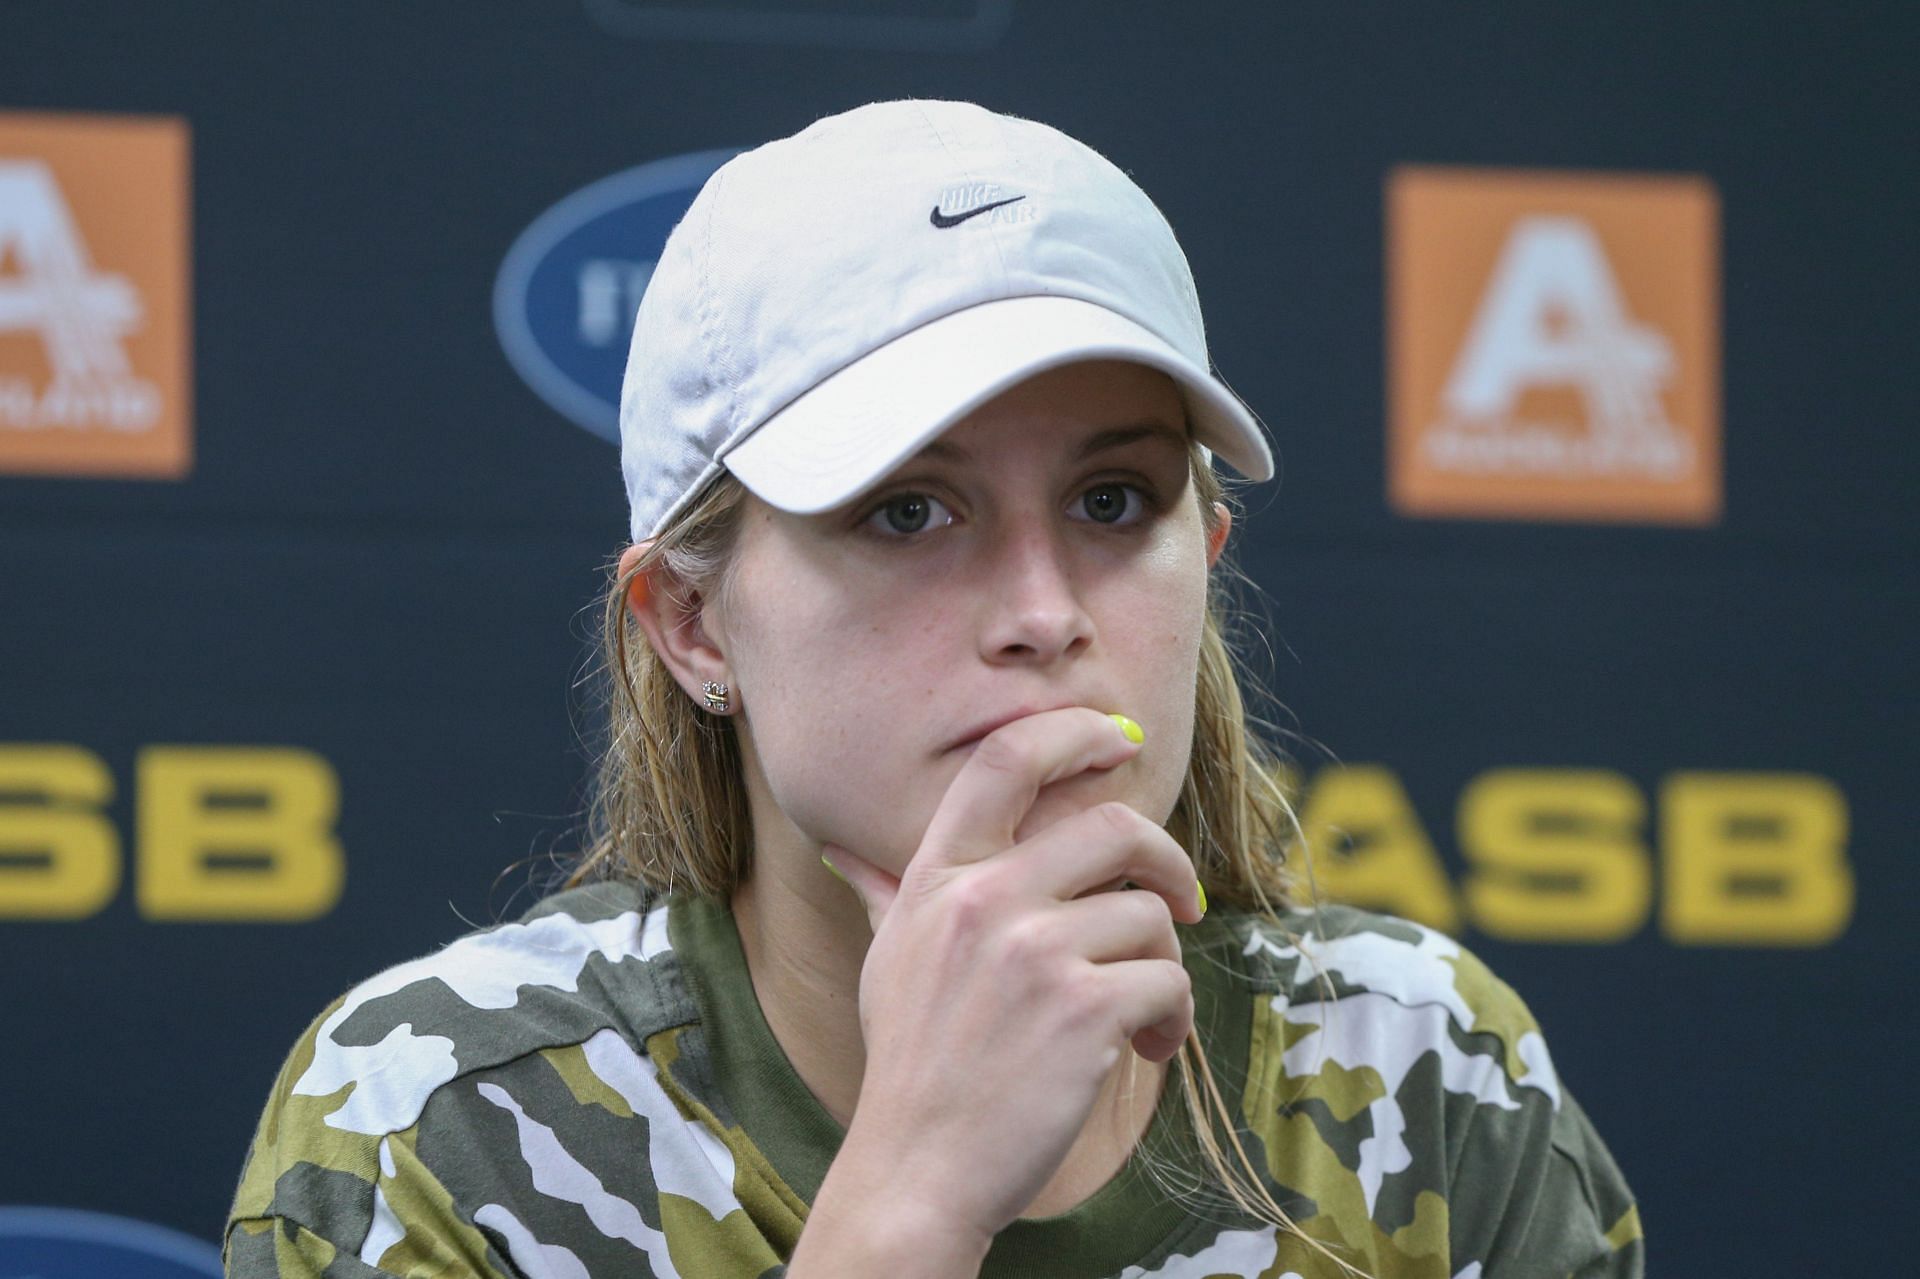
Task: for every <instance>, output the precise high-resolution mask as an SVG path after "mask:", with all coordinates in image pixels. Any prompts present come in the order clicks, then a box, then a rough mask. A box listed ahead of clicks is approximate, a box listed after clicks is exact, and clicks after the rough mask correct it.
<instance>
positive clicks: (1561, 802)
mask: <svg viewBox="0 0 1920 1279" xmlns="http://www.w3.org/2000/svg"><path fill="white" fill-rule="evenodd" d="M1646 810H1647V805H1646V801H1645V800H1644V799H1643V798H1642V797H1641V794H1640V788H1639V787H1637V786H1635V785H1634V784H1633V782H1632V781H1630V780H1628V779H1627V778H1625V777H1622V776H1621V775H1620V774H1618V773H1613V772H1606V771H1602V770H1598V769H1570V768H1504V769H1495V770H1492V771H1490V772H1486V773H1482V774H1481V775H1480V776H1479V777H1476V778H1475V779H1474V780H1473V781H1472V782H1470V783H1468V785H1467V789H1466V790H1465V791H1464V792H1463V793H1462V794H1461V796H1460V805H1459V809H1458V812H1457V821H1458V831H1459V836H1460V851H1461V852H1462V853H1463V854H1465V856H1466V859H1467V861H1468V863H1469V864H1470V866H1471V867H1472V871H1471V873H1470V875H1469V876H1468V878H1467V881H1466V885H1465V891H1466V899H1467V909H1468V912H1469V914H1470V915H1471V917H1472V919H1473V925H1474V927H1475V928H1477V929H1479V930H1480V931H1481V932H1483V933H1486V934H1487V935H1488V936H1489V937H1500V938H1504V939H1507V940H1510V941H1572V942H1612V941H1621V940H1624V939H1625V938H1627V937H1630V936H1632V935H1633V934H1634V933H1636V932H1638V931H1639V930H1640V929H1641V928H1642V927H1643V926H1644V925H1645V924H1646V922H1647V914H1648V911H1649V909H1650V908H1651V906H1652V901H1653V870H1652V866H1651V859H1650V858H1649V857H1648V855H1647V849H1646V846H1645V843H1644V841H1643V839H1642V836H1641V831H1642V829H1643V828H1644V825H1645V822H1646V817H1647V811H1646Z"/></svg>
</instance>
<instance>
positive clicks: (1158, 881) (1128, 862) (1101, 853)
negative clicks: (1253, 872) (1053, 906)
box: [1004, 802, 1205, 924]
mask: <svg viewBox="0 0 1920 1279" xmlns="http://www.w3.org/2000/svg"><path fill="white" fill-rule="evenodd" d="M1004 860H1005V861H1006V862H1007V863H1008V866H1007V873H1009V874H1012V875H1014V876H1015V877H1016V878H1017V879H1018V880H1019V881H1020V882H1021V884H1022V886H1023V887H1024V888H1026V889H1028V890H1029V891H1034V892H1039V893H1043V894H1045V895H1047V896H1050V897H1053V898H1055V899H1058V900H1062V901H1064V900H1068V899H1070V898H1075V897H1080V896H1082V895H1083V894H1086V893H1090V892H1094V891H1096V890H1098V889H1100V888H1102V887H1104V886H1106V885H1109V884H1112V883H1113V882H1115V881H1116V880H1119V881H1125V880H1132V881H1133V882H1134V883H1136V884H1139V885H1140V886H1141V887H1142V888H1146V889H1149V890H1151V891H1152V892H1155V893H1157V894H1159V895H1160V897H1161V898H1162V900H1164V901H1165V902H1166V904H1167V909H1168V910H1170V911H1171V912H1172V913H1173V917H1174V918H1175V919H1177V920H1179V921H1180V922H1181V923H1184V924H1196V923H1199V922H1200V918H1201V916H1202V915H1203V914H1204V913H1205V910H1204V907H1203V906H1202V905H1201V899H1200V883H1199V880H1198V878H1197V877H1196V876H1195V874H1194V869H1193V862H1192V861H1191V860H1190V859H1189V858H1188V857H1187V854H1186V850H1185V849H1183V848H1181V847H1180V845H1179V843H1178V842H1177V841H1175V839H1174V838H1173V836H1171V835H1169V834H1167V832H1166V831H1165V830H1163V829H1161V827H1160V826H1159V825H1157V824H1156V823H1154V822H1152V821H1149V820H1148V819H1147V818H1145V817H1143V816H1141V815H1140V813H1139V812H1137V811H1136V810H1134V809H1132V808H1129V807H1128V806H1127V805H1125V804H1122V803H1119V802H1113V803H1107V804H1099V805H1096V806H1094V807H1093V808H1089V809H1088V810H1086V811H1085V812H1084V813H1076V814H1074V815H1073V816H1072V817H1066V818H1062V819H1061V820H1060V821H1058V822H1055V823H1054V824H1053V825H1052V826H1049V827H1047V829H1045V830H1043V831H1041V832H1040V833H1039V834H1038V835H1035V836H1033V837H1032V838H1030V839H1028V840H1027V841H1026V842H1025V843H1024V844H1021V845H1019V846H1018V847H1017V848H1015V849H1013V850H1012V851H1011V852H1010V853H1009V854H1008V855H1007V857H1006V858H1005V859H1004Z"/></svg>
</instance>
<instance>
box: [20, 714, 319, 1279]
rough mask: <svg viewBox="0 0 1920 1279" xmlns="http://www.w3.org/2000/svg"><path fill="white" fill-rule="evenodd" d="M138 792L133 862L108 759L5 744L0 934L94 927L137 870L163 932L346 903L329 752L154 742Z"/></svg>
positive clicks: (137, 769) (277, 917)
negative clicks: (165, 926)
mask: <svg viewBox="0 0 1920 1279" xmlns="http://www.w3.org/2000/svg"><path fill="white" fill-rule="evenodd" d="M130 783H131V784H130V785H129V787H128V790H129V792H130V797H131V799H132V800H133V804H132V808H133V815H134V820H133V830H132V838H131V839H130V840H128V841H126V852H125V854H124V855H123V853H122V851H121V850H122V840H121V834H120V829H119V827H118V825H117V824H116V823H115V822H114V820H113V818H112V817H111V816H110V815H109V811H108V808H109V805H110V804H111V802H112V800H113V798H114V776H113V772H112V770H111V769H110V768H108V766H107V763H106V761H105V760H103V759H101V758H100V757H99V756H98V755H96V754H94V753H93V752H92V751H90V750H88V749H86V748H85V747H83V746H78V745H74V744H73V743H70V742H0V924H4V923H8V922H12V921H27V920H32V921H39V922H60V921H78V920H84V919H90V918H92V917H93V916H95V915H98V914H99V913H100V912H101V911H103V910H105V909H106V908H107V906H108V905H110V904H111V903H112V902H113V901H114V899H115V898H117V897H118V896H119V895H120V891H121V887H122V883H123V881H124V880H126V879H127V878H128V875H127V871H128V870H129V869H131V870H132V872H133V873H132V876H131V878H132V881H133V882H132V887H133V898H134V904H135V906H136V907H137V909H138V911H139V913H140V916H141V918H143V919H146V920H149V921H152V922H155V923H282V924H293V923H302V922H305V921H307V920H311V919H318V918H320V917H321V916H323V915H326V914H328V913H329V912H331V911H332V910H333V908H334V907H335V906H336V905H337V904H338V903H339V901H340V895H341V892H342V891H343V889H344V886H345V884H346V875H347V861H346V853H345V851H344V850H343V849H342V848H341V845H340V837H339V834H338V831H337V829H336V826H337V824H338V819H339V815H340V778H339V774H338V773H337V772H335V770H334V768H333V765H332V764H331V763H329V762H328V761H327V760H326V759H325V758H323V757H322V756H320V755H318V754H316V753H314V752H313V751H309V750H304V749H302V748H300V747H294V746H198V745H197V746H145V747H142V748H141V750H140V752H139V755H138V756H137V758H136V760H135V763H134V769H133V776H132V778H131V779H130ZM11 1273H13V1272H9V1271H7V1270H5V1269H0V1279H6V1277H7V1276H9V1275H10V1274H11Z"/></svg>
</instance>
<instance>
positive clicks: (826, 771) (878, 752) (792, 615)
mask: <svg viewBox="0 0 1920 1279" xmlns="http://www.w3.org/2000/svg"><path fill="white" fill-rule="evenodd" d="M759 598H763V599H764V598H766V597H765V596H761V597H759ZM814 600H815V602H814V603H813V604H811V605H803V604H801V603H800V602H799V601H797V600H795V599H793V598H792V597H788V599H787V600H786V605H787V606H786V607H783V608H780V609H778V610H772V609H769V610H765V612H764V615H762V616H742V617H741V618H740V623H741V624H740V625H739V626H737V627H736V628H735V629H736V630H737V631H738V632H739V633H740V634H742V635H744V636H747V637H749V638H750V642H749V643H747V644H744V645H741V646H739V647H737V648H735V649H733V650H732V651H730V652H729V663H730V665H731V666H732V667H733V668H734V669H735V671H736V672H737V678H738V682H739V685H740V688H741V694H742V703H743V711H744V718H745V724H744V727H745V728H746V730H747V731H748V732H749V733H750V734H751V736H752V739H753V749H754V752H755V754H756V755H757V757H758V759H759V764H760V770H761V774H762V778H763V780H764V784H765V787H766V794H765V796H764V801H765V802H770V803H771V804H772V805H773V806H774V807H775V808H776V809H777V810H778V812H779V815H780V816H783V817H784V818H785V819H786V820H787V821H788V822H790V823H791V824H792V825H793V826H794V827H795V828H796V829H798V831H799V832H800V833H801V834H803V835H805V836H806V837H807V838H809V839H810V840H812V841H815V842H824V841H829V840H830V841H832V842H834V843H838V844H843V845H845V846H846V847H848V848H851V849H852V850H853V851H854V852H856V853H858V854H860V855H861V856H863V857H866V858H868V859H869V860H872V861H874V862H876V863H878V864H881V865H885V866H889V867H892V868H895V869H898V868H899V867H902V866H904V865H905V864H906V861H907V859H908V858H909V857H910V856H911V855H912V853H913V851H914V849H915V848H916V847H917V846H918V844H919V839H920V835H921V834H922V833H923V832H924V830H925V829H926V824H927V822H928V820H929V819H931V817H932V815H933V810H934V808H935V807H936V806H937V805H938V803H939V800H940V796H941V795H942V794H944V793H945V790H946V785H947V783H949V782H951V780H952V776H953V774H954V773H956V772H957V771H958V768H959V765H958V761H957V760H955V761H949V763H950V764H951V767H949V768H947V769H946V771H945V772H944V773H943V772H942V771H941V767H940V761H938V760H937V759H936V758H935V757H934V755H933V753H932V751H933V747H934V746H935V745H936V743H935V742H934V740H933V738H932V735H931V734H930V733H929V732H928V731H927V729H926V725H928V724H929V722H930V721H931V718H932V710H933V708H934V707H935V706H936V705H937V702H936V698H937V692H938V689H939V687H940V682H941V681H942V680H943V679H950V678H951V673H952V671H953V670H954V669H955V662H954V657H953V655H952V654H951V653H948V652H946V651H945V650H944V649H942V648H941V647H940V646H941V644H942V643H943V642H945V643H950V642H951V640H950V637H951V636H952V635H953V634H954V633H955V628H954V627H952V626H951V625H947V624H945V622H944V620H943V619H941V618H939V617H938V616H935V615H932V614H927V615H924V616H914V617H909V618H890V617H887V616H884V615H878V616H877V615H875V614H874V613H873V612H872V611H871V610H868V611H866V612H864V613H863V612H862V611H860V610H857V609H854V608H852V607H839V606H837V605H836V604H835V603H834V602H833V601H830V600H826V599H825V598H824V597H821V596H815V597H814ZM852 617H860V618H863V620H862V621H861V622H859V623H857V624H849V622H848V619H849V618H852ZM943 636H946V637H949V638H948V639H947V640H944V641H943V639H942V637H943Z"/></svg>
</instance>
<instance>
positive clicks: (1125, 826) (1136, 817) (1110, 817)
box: [1092, 799, 1151, 838]
mask: <svg viewBox="0 0 1920 1279" xmlns="http://www.w3.org/2000/svg"><path fill="white" fill-rule="evenodd" d="M1092 812H1093V816H1094V818H1095V819H1096V820H1098V821H1099V822H1100V823H1101V825H1103V826H1105V827H1106V828H1107V829H1108V830H1109V831H1112V832H1113V833H1114V834H1115V835H1120V836H1124V837H1128V838H1131V837H1133V836H1136V835H1138V834H1139V833H1140V827H1141V824H1142V823H1146V824H1148V825H1151V823H1147V819H1146V818H1144V817H1142V816H1141V815H1140V814H1139V812H1138V811H1136V810H1135V809H1134V808H1133V807H1132V806H1130V805H1128V804H1124V803H1122V802H1121V801H1119V800H1117V799H1110V800H1108V801H1107V802H1106V803H1104V804H1097V805H1095V806H1094V808H1093V810H1092Z"/></svg>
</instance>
